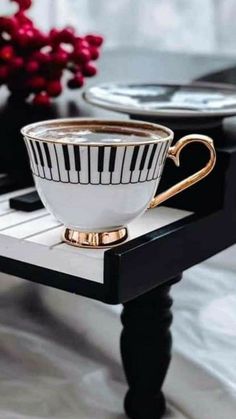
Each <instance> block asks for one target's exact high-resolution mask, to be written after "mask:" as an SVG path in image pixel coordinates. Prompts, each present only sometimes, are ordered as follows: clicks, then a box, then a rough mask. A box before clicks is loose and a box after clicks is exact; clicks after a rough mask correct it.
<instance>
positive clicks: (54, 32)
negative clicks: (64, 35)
mask: <svg viewBox="0 0 236 419" xmlns="http://www.w3.org/2000/svg"><path fill="white" fill-rule="evenodd" d="M59 34H60V31H59V30H58V29H55V28H54V29H51V30H50V32H49V39H50V43H52V44H57V43H59V42H60V41H59Z"/></svg>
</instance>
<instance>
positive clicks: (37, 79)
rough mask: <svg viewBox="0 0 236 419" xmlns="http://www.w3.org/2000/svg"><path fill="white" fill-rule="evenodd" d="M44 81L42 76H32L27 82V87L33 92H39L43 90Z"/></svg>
mask: <svg viewBox="0 0 236 419" xmlns="http://www.w3.org/2000/svg"><path fill="white" fill-rule="evenodd" d="M45 84H46V82H45V79H44V77H42V76H33V77H31V79H29V81H28V86H29V88H30V89H31V90H32V91H33V92H40V91H41V90H43V89H44V88H45Z"/></svg>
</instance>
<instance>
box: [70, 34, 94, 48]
mask: <svg viewBox="0 0 236 419" xmlns="http://www.w3.org/2000/svg"><path fill="white" fill-rule="evenodd" d="M90 46H91V45H90V44H89V43H88V41H86V40H85V39H84V38H81V37H80V36H77V37H76V38H75V40H74V47H75V50H77V49H80V48H81V49H82V48H88V49H89V48H90Z"/></svg>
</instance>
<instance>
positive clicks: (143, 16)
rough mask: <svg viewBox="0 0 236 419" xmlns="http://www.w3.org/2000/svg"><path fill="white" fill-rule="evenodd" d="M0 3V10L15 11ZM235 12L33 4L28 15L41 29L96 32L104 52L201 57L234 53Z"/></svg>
mask: <svg viewBox="0 0 236 419" xmlns="http://www.w3.org/2000/svg"><path fill="white" fill-rule="evenodd" d="M1 3H2V4H1V5H0V11H2V10H4V8H5V11H6V9H8V10H9V11H12V10H13V9H14V7H15V6H14V4H12V5H9V2H4V1H2V0H1ZM4 3H5V5H4ZM235 13H236V2H235V0H148V1H146V0H119V1H107V0H96V1H94V0H35V1H34V6H33V8H32V11H31V15H33V16H35V17H36V18H37V22H38V24H39V25H41V27H42V28H45V29H46V28H47V27H48V26H54V25H58V26H60V25H61V26H62V25H63V26H64V25H65V24H73V25H75V26H76V27H77V28H78V29H79V30H80V31H81V33H83V32H84V33H85V32H89V31H97V32H100V33H102V34H104V35H105V37H106V47H107V48H108V47H111V46H117V45H119V46H121V45H125V46H129V45H135V46H145V47H150V48H158V49H165V50H166V49H168V50H172V51H173V50H174V51H185V52H201V53H219V52H220V53H231V52H234V51H235V50H236V42H235V35H236V27H235Z"/></svg>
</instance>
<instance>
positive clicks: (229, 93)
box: [84, 82, 236, 122]
mask: <svg viewBox="0 0 236 419" xmlns="http://www.w3.org/2000/svg"><path fill="white" fill-rule="evenodd" d="M84 98H85V100H87V101H88V102H89V103H91V104H92V105H96V106H100V107H102V108H105V109H108V110H111V111H115V112H123V113H128V114H129V115H131V116H140V117H141V116H142V115H143V116H146V117H152V118H156V119H157V120H158V118H159V119H161V120H170V121H171V120H173V119H176V120H177V121H180V120H183V119H186V120H188V119H190V118H191V119H194V120H195V119H196V120H200V119H202V118H204V119H206V120H211V119H223V118H226V117H229V116H234V115H236V89H235V87H234V86H232V85H226V84H216V83H209V82H195V83H192V84H178V85H176V84H158V83H148V84H147V83H146V84H145V83H136V84H135V83H128V82H127V83H115V82H113V83H112V82H110V83H102V84H98V85H94V86H91V87H89V88H88V89H87V90H86V91H85V93H84ZM186 122H187V121H186Z"/></svg>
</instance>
